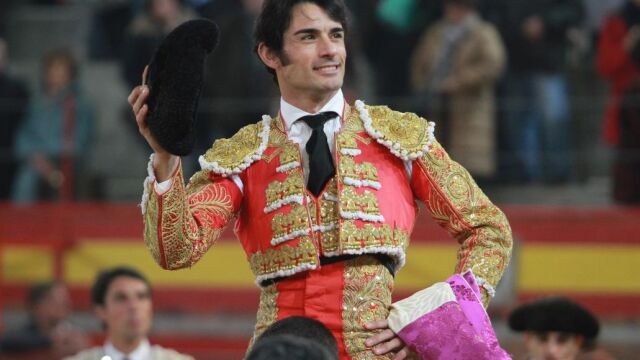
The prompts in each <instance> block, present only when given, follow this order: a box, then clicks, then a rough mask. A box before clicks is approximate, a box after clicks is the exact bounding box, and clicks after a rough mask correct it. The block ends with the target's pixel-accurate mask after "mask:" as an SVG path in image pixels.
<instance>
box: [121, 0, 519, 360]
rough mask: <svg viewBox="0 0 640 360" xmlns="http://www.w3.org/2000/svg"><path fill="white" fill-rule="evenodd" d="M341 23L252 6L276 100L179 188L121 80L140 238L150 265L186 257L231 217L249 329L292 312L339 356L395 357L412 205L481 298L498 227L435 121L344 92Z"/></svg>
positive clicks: (497, 262) (500, 232)
mask: <svg viewBox="0 0 640 360" xmlns="http://www.w3.org/2000/svg"><path fill="white" fill-rule="evenodd" d="M347 32H348V22H347V10H346V8H345V5H344V3H343V2H342V1H341V0H314V1H311V0H267V1H265V3H264V6H263V9H262V13H261V14H260V16H259V18H258V20H257V22H256V28H255V42H256V53H257V55H258V56H259V57H260V59H261V60H262V62H263V63H264V64H265V66H266V68H267V69H268V70H269V71H270V72H271V73H272V74H273V75H274V77H275V79H276V81H277V84H278V87H279V89H280V94H281V101H280V111H279V113H278V115H277V116H276V117H275V118H272V117H270V116H267V115H265V116H263V118H262V120H261V121H259V122H257V123H255V124H252V125H248V126H246V127H244V128H242V129H241V130H240V131H238V132H237V133H236V134H235V135H234V136H233V137H231V138H230V139H220V140H218V141H216V142H215V143H214V144H213V146H212V147H211V149H210V150H208V151H207V152H206V153H205V154H204V155H202V156H201V157H200V165H201V167H202V170H201V171H200V172H198V173H196V174H195V175H194V176H193V177H192V178H191V179H190V181H189V183H188V185H187V186H185V182H184V180H183V177H182V172H181V165H180V158H179V157H177V156H175V155H172V154H170V153H169V152H167V151H166V150H165V149H164V148H163V147H161V146H160V145H159V143H158V141H157V139H156V138H155V137H154V136H152V135H151V131H150V129H149V126H148V123H147V122H146V119H147V115H148V114H149V106H148V105H147V104H146V103H145V101H146V99H147V96H148V94H149V90H150V89H149V87H148V86H146V85H145V84H144V80H143V84H142V85H141V86H138V87H136V88H134V89H133V90H132V92H131V94H130V96H129V103H130V104H131V106H132V109H133V112H134V113H135V114H136V119H137V122H138V127H139V130H140V132H141V134H142V135H143V136H144V137H145V139H146V140H147V142H148V143H149V144H150V146H151V147H152V148H153V150H154V154H153V155H152V156H151V159H150V163H149V166H148V170H149V177H148V178H147V179H146V180H145V183H144V194H143V200H142V204H141V208H142V212H143V217H144V223H145V231H144V234H145V236H144V238H145V243H146V245H147V247H148V249H149V250H150V252H151V254H152V255H153V257H154V258H155V260H156V261H157V262H158V264H159V265H160V266H161V267H163V268H165V269H179V268H184V267H189V266H192V265H193V264H195V263H196V262H197V261H198V260H199V259H200V258H201V257H202V256H203V255H204V254H205V253H206V252H207V250H208V249H209V248H210V247H211V246H212V245H213V244H214V243H215V242H216V240H217V239H218V238H219V237H220V236H221V234H222V233H223V230H224V228H225V226H226V225H227V224H228V223H230V222H231V220H232V219H236V220H235V230H236V234H237V236H238V238H239V240H240V242H241V244H242V246H243V248H244V250H245V252H246V256H247V260H248V262H249V265H250V267H251V270H252V271H253V273H254V275H255V278H256V283H257V284H258V285H259V286H260V289H261V295H260V305H259V309H258V315H257V323H256V327H255V332H254V339H255V338H257V337H258V336H259V335H260V334H261V333H262V332H263V331H264V329H266V328H267V327H268V326H269V325H270V324H272V323H274V322H275V321H277V320H279V319H283V318H286V317H290V316H294V315H303V316H307V317H310V318H313V319H316V320H319V321H320V322H322V323H324V324H325V325H326V326H327V327H328V328H329V329H330V330H331V332H332V333H333V335H334V336H335V338H336V340H337V342H338V350H339V353H340V359H392V358H395V359H403V358H405V357H406V356H407V355H409V348H408V347H407V346H405V344H404V343H403V342H402V340H401V339H400V338H398V337H397V336H396V334H395V333H394V332H393V331H392V330H390V329H389V327H388V323H387V320H386V319H387V316H388V314H389V308H390V305H391V292H392V290H393V284H394V276H395V274H396V273H397V272H398V271H399V270H400V269H401V268H402V267H403V266H404V264H405V258H406V249H407V247H408V245H409V237H410V234H411V231H412V229H413V226H414V222H415V219H416V215H417V211H418V205H417V203H416V200H420V201H422V202H423V203H424V204H425V208H426V209H425V210H426V211H427V212H428V213H429V214H430V215H431V216H432V217H433V218H434V219H435V220H436V221H437V222H438V223H439V224H440V225H441V226H442V227H444V228H445V229H446V230H447V231H448V232H449V233H450V234H451V235H452V237H454V238H455V239H456V240H457V241H458V242H459V244H460V248H459V251H458V263H457V265H456V268H455V272H456V273H463V272H466V271H468V270H471V271H472V272H473V274H475V276H476V277H477V280H478V284H479V287H480V288H481V294H482V295H481V296H482V300H483V303H484V305H485V306H486V305H487V304H488V303H489V300H490V298H491V296H492V295H493V293H494V288H495V286H496V285H497V283H498V281H499V279H500V277H501V276H502V273H503V271H504V269H505V267H506V266H507V264H508V261H509V257H510V253H511V245H512V238H511V230H510V227H509V223H508V221H507V219H506V217H505V216H504V214H503V213H502V212H501V211H500V210H499V209H498V208H497V207H496V206H494V205H493V204H492V203H491V202H490V201H489V199H488V198H487V197H486V196H485V195H484V194H483V193H482V191H481V190H480V189H479V188H478V187H477V185H476V184H475V182H474V181H473V180H472V178H471V177H470V176H469V174H468V172H467V171H466V170H465V169H464V168H462V167H461V166H460V165H459V164H457V163H456V162H454V161H453V160H451V159H450V158H449V156H448V155H447V153H446V152H445V150H444V149H443V148H442V147H441V146H440V144H439V143H438V142H437V141H436V139H434V136H433V129H434V126H435V125H434V124H433V123H430V122H428V121H426V120H425V119H422V118H420V117H418V116H417V115H415V114H411V113H401V112H397V111H394V110H391V109H389V108H388V107H385V106H369V105H365V103H364V102H362V101H356V102H355V104H354V105H353V106H352V105H350V104H347V103H346V102H345V99H344V96H343V94H342V91H341V87H342V84H343V78H344V71H345V61H346V57H347V54H346V50H345V36H346V34H347ZM144 78H145V75H144V74H143V79H144ZM220 86H224V84H220ZM425 261H428V259H425Z"/></svg>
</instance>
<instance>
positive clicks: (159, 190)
mask: <svg viewBox="0 0 640 360" xmlns="http://www.w3.org/2000/svg"><path fill="white" fill-rule="evenodd" d="M171 185H173V178H171V179H169V180H165V181H163V182H161V183H159V182H156V185H155V190H156V194H158V195H163V194H164V193H166V192H167V191H169V189H171Z"/></svg>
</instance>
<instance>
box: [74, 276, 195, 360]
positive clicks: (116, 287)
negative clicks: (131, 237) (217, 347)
mask: <svg viewBox="0 0 640 360" xmlns="http://www.w3.org/2000/svg"><path fill="white" fill-rule="evenodd" d="M91 300H92V301H93V304H94V305H95V312H96V314H97V315H98V317H99V318H100V320H101V321H102V323H103V326H104V329H105V331H106V341H105V343H104V345H103V346H98V347H94V348H91V349H88V350H84V351H81V352H79V353H78V354H76V355H74V356H71V357H68V358H66V359H65V360H96V359H104V358H106V357H108V358H109V359H110V360H193V358H192V357H191V356H188V355H182V354H179V353H177V352H175V351H173V350H169V349H165V348H163V347H160V346H158V345H150V344H149V340H148V339H147V335H148V334H149V330H150V329H151V320H152V317H153V304H152V301H151V286H150V285H149V282H148V281H147V279H146V278H145V277H144V276H143V275H142V274H141V273H139V272H138V271H136V270H135V269H132V268H128V267H116V268H113V269H109V270H105V271H103V272H101V273H100V274H98V277H97V278H96V281H95V283H94V284H93V288H92V289H91Z"/></svg>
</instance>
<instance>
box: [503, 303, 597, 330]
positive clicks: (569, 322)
mask: <svg viewBox="0 0 640 360" xmlns="http://www.w3.org/2000/svg"><path fill="white" fill-rule="evenodd" d="M509 327H510V328H511V329H513V330H514V331H535V332H550V331H557V332H564V333H569V334H576V335H582V336H584V337H585V338H586V339H587V340H593V339H595V338H596V337H597V336H598V332H599V331H600V324H599V323H598V320H597V319H596V318H595V317H594V316H593V315H592V314H591V313H590V312H589V311H588V310H587V309H585V308H583V307H582V306H580V305H578V304H576V303H574V302H573V301H570V300H569V299H565V298H561V297H552V298H546V299H542V300H537V301H532V302H529V303H527V304H524V305H521V306H520V307H518V308H516V309H515V310H514V311H513V312H512V313H511V315H509Z"/></svg>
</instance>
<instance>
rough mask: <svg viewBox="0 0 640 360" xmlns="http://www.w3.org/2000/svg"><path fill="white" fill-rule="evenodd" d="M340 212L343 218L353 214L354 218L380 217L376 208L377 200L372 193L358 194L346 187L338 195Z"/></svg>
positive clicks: (350, 187)
mask: <svg viewBox="0 0 640 360" xmlns="http://www.w3.org/2000/svg"><path fill="white" fill-rule="evenodd" d="M340 211H342V215H343V218H344V217H345V216H348V215H345V214H354V218H362V217H366V216H371V217H372V218H377V217H381V216H382V215H381V214H380V208H379V206H378V199H377V198H376V195H375V194H374V193H372V192H370V191H367V190H365V191H364V192H363V193H362V194H358V193H356V191H355V190H354V188H353V187H352V186H347V185H345V186H344V187H343V188H342V193H341V194H340ZM356 214H359V215H356ZM362 220H369V221H375V220H372V219H366V218H362ZM378 221H380V220H378Z"/></svg>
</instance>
